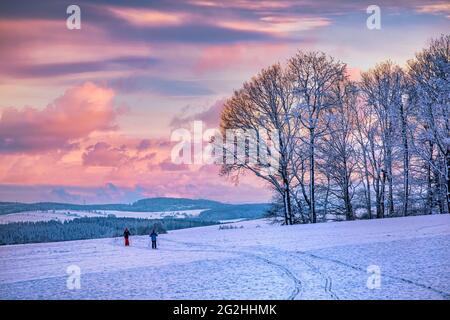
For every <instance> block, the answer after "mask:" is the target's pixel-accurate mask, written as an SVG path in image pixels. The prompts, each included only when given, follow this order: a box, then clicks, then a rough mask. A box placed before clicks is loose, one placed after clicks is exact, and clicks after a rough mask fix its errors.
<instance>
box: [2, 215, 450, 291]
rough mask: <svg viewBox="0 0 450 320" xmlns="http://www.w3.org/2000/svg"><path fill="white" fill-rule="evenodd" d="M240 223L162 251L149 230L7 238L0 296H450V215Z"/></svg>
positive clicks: (191, 235) (196, 234)
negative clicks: (75, 283)
mask: <svg viewBox="0 0 450 320" xmlns="http://www.w3.org/2000/svg"><path fill="white" fill-rule="evenodd" d="M235 225H236V226H238V228H236V229H227V230H219V228H218V226H208V227H200V228H192V229H183V230H177V231H171V232H169V233H168V234H164V235H161V236H159V239H158V241H159V249H158V250H151V249H150V248H149V246H148V245H149V243H148V238H147V237H145V236H140V237H132V238H131V247H124V246H123V244H122V239H119V238H117V239H98V240H83V241H70V242H59V243H41V244H26V245H13V246H3V247H0V268H1V270H2V272H1V273H0V299H450V215H433V216H417V217H407V218H392V219H384V220H370V221H369V220H364V221H356V222H336V223H322V224H316V225H296V226H288V227H286V226H285V227H281V226H274V225H270V224H268V223H266V222H265V221H263V220H255V221H244V222H237V223H235ZM240 226H242V228H240ZM70 265H76V266H78V267H79V268H80V269H81V275H80V285H81V286H80V289H75V290H69V289H68V288H67V279H68V275H67V274H66V269H67V267H68V266H70ZM369 266H372V267H370V268H373V266H376V268H379V270H380V272H381V273H380V277H379V278H377V279H379V280H380V282H379V286H378V285H377V286H375V287H373V286H372V287H371V286H368V285H367V283H368V279H372V280H373V279H374V278H373V276H374V275H373V274H372V273H370V272H369V273H368V271H367V269H368V267H369ZM370 268H369V270H373V269H370ZM369 283H373V282H371V281H369ZM374 283H377V281H375V282H374ZM369 287H370V288H369Z"/></svg>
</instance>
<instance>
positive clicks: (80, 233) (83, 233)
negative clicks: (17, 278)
mask: <svg viewBox="0 0 450 320" xmlns="http://www.w3.org/2000/svg"><path fill="white" fill-rule="evenodd" d="M213 224H217V222H214V221H203V220H199V219H197V220H195V219H192V220H190V219H172V218H165V219H155V220H149V219H136V218H116V217H114V216H109V217H99V218H77V219H74V220H70V221H64V222H61V221H55V220H52V221H40V222H15V223H9V224H0V245H6V244H19V243H35V242H55V241H69V240H83V239H95V238H111V237H119V236H122V234H123V231H124V229H125V227H127V228H128V229H129V230H130V232H131V234H132V235H148V234H150V232H151V231H152V230H153V229H155V230H156V231H157V232H158V233H166V232H167V230H176V229H183V228H193V227H200V226H208V225H213Z"/></svg>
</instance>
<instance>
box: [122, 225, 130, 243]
mask: <svg viewBox="0 0 450 320" xmlns="http://www.w3.org/2000/svg"><path fill="white" fill-rule="evenodd" d="M123 237H124V238H125V246H129V245H130V241H129V240H128V238H129V237H130V231H128V228H125V231H124V232H123Z"/></svg>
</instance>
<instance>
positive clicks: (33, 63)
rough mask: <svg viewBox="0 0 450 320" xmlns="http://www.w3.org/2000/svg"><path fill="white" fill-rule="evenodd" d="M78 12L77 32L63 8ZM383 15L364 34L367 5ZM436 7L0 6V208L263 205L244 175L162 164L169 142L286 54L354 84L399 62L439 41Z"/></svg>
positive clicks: (448, 14)
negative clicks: (322, 58) (162, 201)
mask: <svg viewBox="0 0 450 320" xmlns="http://www.w3.org/2000/svg"><path fill="white" fill-rule="evenodd" d="M70 4H77V5H78V6H80V8H81V30H68V29H67V28H66V18H67V16H68V15H67V14H66V8H67V7H68V6H69V5H70ZM371 4H376V5H378V6H380V8H381V26H382V29H381V30H368V29H367V27H366V19H367V17H368V14H367V13H366V8H367V7H368V6H369V5H371ZM449 27H450V5H449V2H445V1H441V2H439V1H430V0H423V1H417V0H409V1H405V0H396V1H385V0H377V1H371V2H367V3H366V2H365V1H358V0H346V1H320V0H319V1H317V0H299V1H283V0H282V1H273V2H272V1H248V0H228V1H223V2H219V1H212V0H185V1H181V0H180V1H175V0H171V1H120V2H119V1H113V0H104V1H81V0H79V1H78V0H77V1H74V2H66V1H49V0H39V1H19V0H14V1H12V0H11V1H10V0H2V1H1V4H0V75H1V77H0V97H1V99H0V201H24V202H34V201H60V202H61V201H63V202H74V203H82V202H83V201H85V202H86V203H111V202H131V201H134V200H137V199H139V198H143V197H152V196H174V197H191V198H209V199H215V200H220V201H226V202H234V203H238V202H262V201H267V200H269V199H270V192H269V191H268V190H266V189H265V188H264V186H263V185H262V184H260V183H259V182H257V181H256V180H255V179H254V178H252V177H251V176H247V177H244V178H242V179H240V180H239V182H238V183H237V184H236V183H232V181H230V180H227V179H225V178H224V177H220V176H218V168H217V167H216V166H213V165H205V166H200V165H196V166H188V165H181V166H180V165H174V164H173V163H172V162H171V161H170V150H171V147H172V146H173V143H170V134H171V132H172V130H173V129H176V128H183V127H184V128H190V126H191V122H192V121H193V120H203V121H204V123H205V125H206V126H207V127H209V128H213V127H216V126H217V124H218V119H219V114H220V110H221V106H222V103H223V101H224V99H226V98H227V97H229V96H230V95H231V94H232V92H233V89H238V88H239V87H240V86H241V85H242V83H243V82H244V81H246V80H248V79H249V78H250V77H251V76H252V75H254V74H256V73H257V72H258V71H259V70H260V69H261V68H263V67H265V66H268V65H270V64H272V63H275V62H278V61H279V62H282V63H283V62H284V61H286V59H287V58H289V57H290V56H292V55H293V54H294V53H295V51H296V50H298V49H302V50H323V51H325V52H327V53H328V54H330V55H332V56H334V57H335V58H337V59H339V60H341V61H343V62H346V63H347V64H348V66H349V71H350V74H351V76H352V77H353V78H355V79H357V78H358V75H359V72H360V70H367V69H368V68H370V67H372V66H374V65H375V63H377V62H380V61H382V60H384V59H388V58H390V59H391V60H393V61H394V62H397V63H399V64H401V65H404V63H405V62H406V61H407V60H408V59H410V58H412V57H413V55H414V53H415V52H417V51H419V50H420V49H421V48H423V47H424V46H425V45H426V44H427V41H428V39H430V38H431V37H437V36H439V35H440V34H442V33H448V31H449V30H450V28H449Z"/></svg>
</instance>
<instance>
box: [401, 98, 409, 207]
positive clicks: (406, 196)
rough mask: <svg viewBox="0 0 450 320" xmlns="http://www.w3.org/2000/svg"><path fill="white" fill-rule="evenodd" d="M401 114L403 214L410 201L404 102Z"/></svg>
mask: <svg viewBox="0 0 450 320" xmlns="http://www.w3.org/2000/svg"><path fill="white" fill-rule="evenodd" d="M400 116H401V120H402V142H403V210H402V215H403V216H407V215H408V201H409V146H408V137H407V134H406V125H407V119H406V115H405V110H404V107H403V104H401V105H400Z"/></svg>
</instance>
